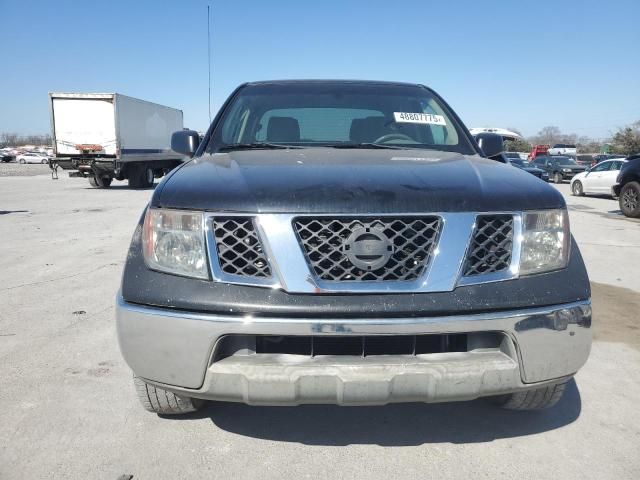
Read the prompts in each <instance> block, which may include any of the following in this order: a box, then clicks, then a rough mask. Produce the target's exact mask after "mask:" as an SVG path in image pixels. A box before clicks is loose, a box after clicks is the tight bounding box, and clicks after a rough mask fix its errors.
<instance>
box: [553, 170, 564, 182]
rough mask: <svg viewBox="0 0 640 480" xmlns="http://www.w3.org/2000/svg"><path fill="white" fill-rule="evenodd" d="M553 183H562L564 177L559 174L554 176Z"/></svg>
mask: <svg viewBox="0 0 640 480" xmlns="http://www.w3.org/2000/svg"><path fill="white" fill-rule="evenodd" d="M553 183H562V175H560V174H559V173H558V172H556V173H554V174H553Z"/></svg>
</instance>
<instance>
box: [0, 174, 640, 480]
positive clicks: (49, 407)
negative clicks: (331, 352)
mask: <svg viewBox="0 0 640 480" xmlns="http://www.w3.org/2000/svg"><path fill="white" fill-rule="evenodd" d="M10 167H11V168H24V169H31V168H39V167H40V166H37V165H34V166H31V165H29V166H24V165H17V166H16V165H10ZM45 167H46V166H45ZM2 168H5V167H4V166H2ZM23 171H26V170H23ZM44 173H47V172H46V171H45V172H44ZM115 185H117V186H116V187H115V188H111V189H110V190H97V189H91V188H89V186H88V183H87V181H86V180H82V179H69V178H67V177H66V175H61V176H60V180H58V181H55V182H54V181H52V180H50V179H49V178H48V176H47V175H42V176H36V177H33V178H0V234H1V237H2V239H3V249H2V256H1V257H0V258H1V261H0V265H1V267H2V268H0V306H1V307H0V378H1V379H2V385H1V387H0V411H2V417H1V418H2V420H1V421H0V439H2V441H1V442H0V478H1V479H3V480H5V479H14V478H15V479H24V478H28V479H37V478H47V479H48V478H74V479H75V478H101V479H102V478H104V479H113V480H115V479H117V478H119V477H120V476H121V475H125V474H126V475H133V476H134V477H133V478H134V479H155V478H172V479H173V478H176V479H178V478H207V477H208V478H225V479H226V478H234V479H244V478H261V479H270V478H273V479H300V478H312V479H324V478H326V479H336V478H368V479H390V478H394V479H395V478H488V479H496V478H505V479H513V478H519V479H529V478H531V479H539V478H559V479H560V478H561V479H580V480H583V479H585V478H594V479H599V480H602V479H638V478H640V456H639V455H638V449H639V447H640V410H639V409H638V404H639V403H640V368H639V367H640V351H639V350H638V349H639V348H640V347H639V342H638V331H639V330H640V319H639V318H638V315H637V312H638V306H639V305H638V298H639V292H640V283H639V281H640V280H639V279H638V274H637V272H638V268H639V267H640V224H639V223H638V222H636V221H632V220H629V219H625V218H624V217H622V216H621V215H620V214H619V213H616V210H617V203H616V202H614V201H612V200H610V199H601V198H595V199H594V198H580V199H577V198H573V197H568V201H569V205H570V217H571V222H572V228H573V231H574V235H575V236H576V238H577V241H578V243H579V245H580V246H581V249H582V252H583V255H584V257H585V261H586V263H587V267H588V269H589V272H590V275H591V277H592V280H594V283H593V290H594V294H593V300H594V312H595V327H594V330H595V332H594V333H595V337H596V341H595V343H594V345H593V350H592V355H591V358H590V360H589V362H588V363H587V365H586V366H585V367H584V368H583V369H582V370H581V371H580V373H579V374H578V375H577V377H576V380H575V382H573V383H571V384H570V386H569V391H568V394H567V395H565V397H564V398H563V400H562V401H561V402H560V404H559V405H558V406H557V407H556V408H554V409H551V410H548V411H543V412H530V413H517V412H508V411H502V410H499V409H495V408H493V407H491V406H489V405H488V404H487V403H485V402H484V401H473V402H464V403H455V404H437V405H422V404H407V405H393V406H386V407H367V408H359V407H355V408H353V407H351V408H349V407H342V408H340V407H333V406H303V407H293V408H289V407H282V408H275V407H270V408H266V407H248V406H244V405H235V404H211V405H210V406H209V407H208V408H207V409H205V410H204V411H203V412H200V413H198V414H196V415H192V416H187V417H182V418H161V417H158V416H156V415H153V414H149V413H147V412H145V411H144V410H142V408H141V407H140V405H139V404H138V401H137V399H136V398H135V395H134V390H133V386H132V382H131V373H130V371H129V369H128V367H127V366H126V365H125V364H124V362H123V360H122V358H121V356H120V352H119V351H118V347H117V342H116V338H115V329H114V319H113V314H114V309H113V301H114V295H115V292H116V290H117V288H118V285H119V282H120V274H121V269H122V265H123V260H124V258H125V255H126V251H127V247H128V243H129V240H130V238H131V234H132V232H133V229H134V226H135V224H136V222H137V219H138V217H139V215H140V212H141V210H142V208H143V207H144V205H145V203H146V202H147V201H148V199H149V196H150V194H151V191H150V190H129V189H127V188H126V187H125V186H124V183H122V182H116V183H115ZM559 188H560V190H561V191H563V192H564V193H567V192H568V185H562V186H560V187H559Z"/></svg>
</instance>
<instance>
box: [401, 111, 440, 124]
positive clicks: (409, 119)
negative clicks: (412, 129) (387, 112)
mask: <svg viewBox="0 0 640 480" xmlns="http://www.w3.org/2000/svg"><path fill="white" fill-rule="evenodd" d="M393 116H394V118H395V120H396V122H400V123H422V124H427V125H442V126H446V125H447V122H445V120H444V117H443V116H442V115H432V114H431V113H408V112H393Z"/></svg>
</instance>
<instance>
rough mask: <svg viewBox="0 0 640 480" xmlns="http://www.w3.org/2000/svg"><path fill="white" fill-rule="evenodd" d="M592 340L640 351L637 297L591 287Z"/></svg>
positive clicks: (602, 286) (596, 285) (598, 285)
mask: <svg viewBox="0 0 640 480" xmlns="http://www.w3.org/2000/svg"><path fill="white" fill-rule="evenodd" d="M591 300H592V302H593V335H594V337H593V338H594V339H595V340H603V341H608V342H623V343H626V344H628V345H631V346H632V347H634V348H637V349H638V350H640V293H638V292H635V291H633V290H629V289H628V288H622V287H614V286H611V285H605V284H602V283H594V282H592V283H591Z"/></svg>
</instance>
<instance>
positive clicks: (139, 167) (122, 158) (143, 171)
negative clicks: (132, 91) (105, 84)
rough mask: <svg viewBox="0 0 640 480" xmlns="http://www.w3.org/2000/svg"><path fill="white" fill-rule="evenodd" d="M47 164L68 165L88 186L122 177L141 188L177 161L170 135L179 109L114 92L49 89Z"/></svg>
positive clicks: (177, 127)
mask: <svg viewBox="0 0 640 480" xmlns="http://www.w3.org/2000/svg"><path fill="white" fill-rule="evenodd" d="M49 105H50V111H51V129H52V136H53V142H54V157H53V159H52V160H51V162H50V164H51V166H52V168H54V169H56V168H57V167H61V168H63V169H64V170H71V171H72V172H70V173H69V176H72V177H85V178H88V179H89V183H91V185H93V186H94V187H101V188H106V187H109V186H110V185H111V182H112V180H113V179H114V178H115V179H116V180H125V179H126V180H128V181H129V186H131V187H136V188H145V187H149V186H151V185H153V182H154V178H159V177H162V176H163V175H164V174H166V173H167V172H169V171H170V170H172V169H173V168H175V167H176V166H178V165H179V164H180V163H182V161H183V159H184V157H183V156H182V155H180V154H178V153H176V152H174V151H172V150H171V134H172V133H173V132H176V131H178V130H182V129H183V123H182V111H181V110H177V109H175V108H170V107H165V106H164V105H158V104H156V103H151V102H147V101H144V100H139V99H137V98H132V97H127V96H126V95H121V94H119V93H49Z"/></svg>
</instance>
